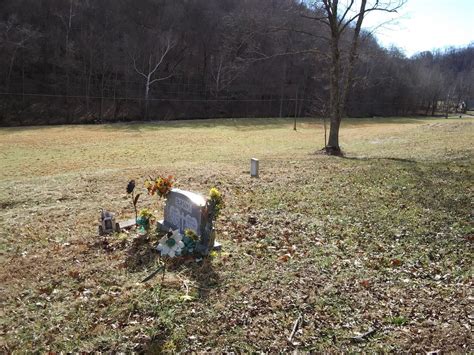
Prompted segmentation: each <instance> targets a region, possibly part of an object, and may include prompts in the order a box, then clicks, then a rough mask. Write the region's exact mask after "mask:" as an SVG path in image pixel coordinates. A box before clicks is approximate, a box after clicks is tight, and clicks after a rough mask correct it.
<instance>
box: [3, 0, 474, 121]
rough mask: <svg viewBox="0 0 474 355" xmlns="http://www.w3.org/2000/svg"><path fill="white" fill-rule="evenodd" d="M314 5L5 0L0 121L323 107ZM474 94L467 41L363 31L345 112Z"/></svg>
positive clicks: (436, 107) (402, 107)
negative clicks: (439, 45) (406, 47)
mask: <svg viewBox="0 0 474 355" xmlns="http://www.w3.org/2000/svg"><path fill="white" fill-rule="evenodd" d="M316 11H318V10H317V9H316V8H312V7H311V6H309V5H307V4H306V3H302V2H301V1H298V0H84V1H78V0H3V1H2V6H1V8H0V125H4V126H16V125H38V124H59V123H95V122H112V121H131V120H170V119H189V118H207V117H287V116H293V115H296V116H323V115H326V113H327V103H328V101H329V70H330V61H329V59H330V58H329V43H328V39H327V38H328V37H329V34H328V29H327V28H326V27H325V26H324V25H323V24H322V23H321V22H318V21H314V20H312V19H311V17H315V16H317V14H315V12H316ZM348 43H349V38H348ZM473 98H474V44H471V45H470V46H468V47H466V48H458V49H454V48H453V49H446V50H444V51H434V52H422V53H419V54H417V55H415V56H413V57H411V58H407V57H406V56H405V55H404V54H403V52H402V51H400V50H399V49H397V48H390V49H386V48H382V47H381V46H380V45H379V44H378V43H377V40H376V38H375V37H374V34H373V33H369V32H364V33H363V34H362V40H361V44H360V51H359V55H358V58H357V63H356V73H355V80H354V85H353V87H352V88H351V94H350V97H349V100H348V104H347V112H346V113H347V115H348V116H351V117H372V116H394V115H396V116H399V115H434V114H435V113H437V112H441V111H444V110H445V107H444V106H448V107H449V108H452V109H454V108H456V107H458V106H459V104H460V103H461V102H463V101H466V102H469V101H470V100H472V99H473ZM440 106H443V107H440Z"/></svg>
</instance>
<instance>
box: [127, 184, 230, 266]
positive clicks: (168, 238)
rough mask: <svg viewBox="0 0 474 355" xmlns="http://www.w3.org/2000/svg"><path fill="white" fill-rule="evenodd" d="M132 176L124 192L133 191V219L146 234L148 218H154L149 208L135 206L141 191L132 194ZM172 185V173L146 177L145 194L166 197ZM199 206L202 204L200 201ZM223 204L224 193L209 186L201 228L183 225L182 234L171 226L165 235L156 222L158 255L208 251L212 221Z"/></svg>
mask: <svg viewBox="0 0 474 355" xmlns="http://www.w3.org/2000/svg"><path fill="white" fill-rule="evenodd" d="M135 185H136V183H135V180H131V181H130V182H129V183H128V185H127V189H126V191H127V193H128V194H131V195H132V202H133V207H134V210H135V219H136V224H137V226H138V232H139V234H147V233H148V232H149V231H150V226H151V221H152V220H154V219H155V217H154V216H153V213H152V212H151V211H150V210H149V209H148V208H143V209H141V210H140V211H139V212H138V210H137V202H138V199H139V197H140V194H136V195H135V194H134V190H135V187H136V186H135ZM173 185H174V180H173V177H172V176H171V175H170V176H168V177H164V176H158V177H157V178H155V179H153V178H150V179H148V180H146V181H145V183H144V186H145V188H146V189H147V191H148V194H149V195H151V196H154V195H155V194H156V195H158V197H159V198H166V197H167V196H168V194H169V193H170V191H171V189H172V187H173ZM201 206H202V205H201ZM224 207H225V204H224V198H223V194H222V193H221V192H220V191H219V190H218V189H217V188H216V187H213V188H211V189H210V190H209V194H208V197H207V199H206V204H205V206H204V207H203V209H202V210H201V222H200V228H199V230H197V231H193V230H191V229H186V230H185V231H184V233H183V234H181V233H180V231H179V230H174V231H172V230H170V231H169V232H168V233H166V234H165V235H164V236H163V234H162V231H161V230H160V228H161V227H160V225H158V226H157V230H156V236H157V237H158V238H160V237H161V236H162V237H161V239H159V243H158V245H157V249H158V251H159V252H160V254H161V256H166V257H168V258H174V257H176V256H181V255H191V254H201V255H208V253H209V250H210V248H211V247H212V246H213V245H214V238H215V230H214V226H213V225H214V221H215V219H216V218H217V217H218V216H219V215H220V213H221V211H222V209H223V208H224Z"/></svg>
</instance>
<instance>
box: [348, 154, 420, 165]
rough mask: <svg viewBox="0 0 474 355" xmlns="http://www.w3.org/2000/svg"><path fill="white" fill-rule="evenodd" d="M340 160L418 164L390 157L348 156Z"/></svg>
mask: <svg viewBox="0 0 474 355" xmlns="http://www.w3.org/2000/svg"><path fill="white" fill-rule="evenodd" d="M341 158H342V159H347V160H358V161H373V160H375V161H381V160H389V161H395V162H399V163H410V164H417V163H418V162H417V161H416V160H412V159H404V158H392V157H373V158H371V157H349V156H342V157H341Z"/></svg>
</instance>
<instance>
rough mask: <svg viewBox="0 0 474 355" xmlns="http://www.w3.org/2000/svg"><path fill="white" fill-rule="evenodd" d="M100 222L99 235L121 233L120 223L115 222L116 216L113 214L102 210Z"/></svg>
mask: <svg viewBox="0 0 474 355" xmlns="http://www.w3.org/2000/svg"><path fill="white" fill-rule="evenodd" d="M99 222H100V225H99V235H104V234H111V233H114V232H119V231H120V227H119V226H118V223H116V222H115V214H113V213H112V212H109V211H106V210H102V211H101V212H100V218H99Z"/></svg>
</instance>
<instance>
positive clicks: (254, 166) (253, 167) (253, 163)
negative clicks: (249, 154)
mask: <svg viewBox="0 0 474 355" xmlns="http://www.w3.org/2000/svg"><path fill="white" fill-rule="evenodd" d="M258 165H259V164H258V159H255V158H252V159H251V160H250V176H251V177H258Z"/></svg>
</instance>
